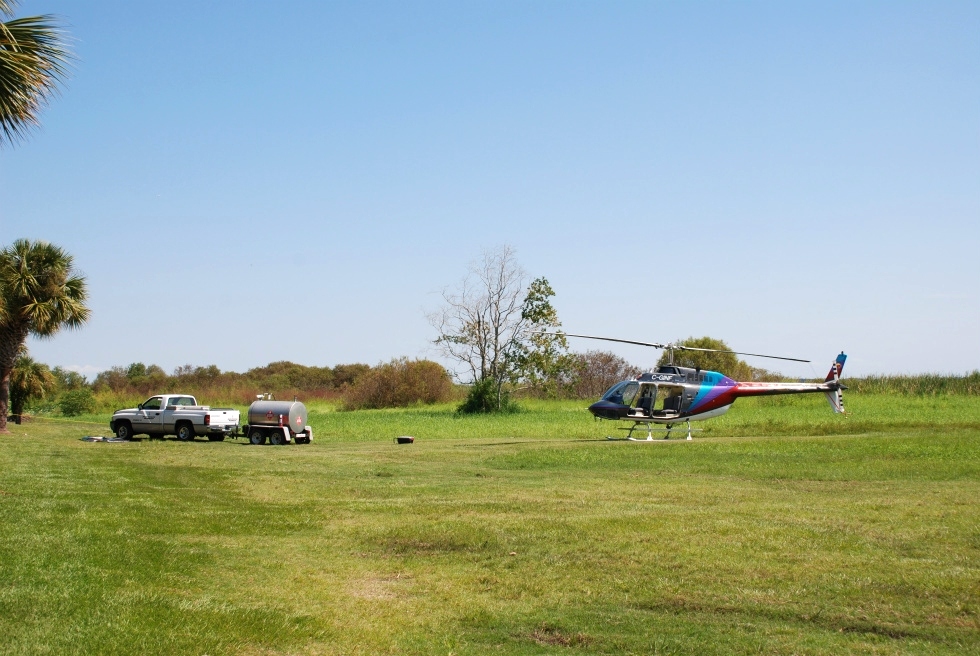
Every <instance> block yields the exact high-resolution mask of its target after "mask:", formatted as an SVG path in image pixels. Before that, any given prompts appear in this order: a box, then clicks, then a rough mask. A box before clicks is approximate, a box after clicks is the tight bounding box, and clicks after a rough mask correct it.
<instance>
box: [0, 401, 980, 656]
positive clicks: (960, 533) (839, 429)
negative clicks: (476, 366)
mask: <svg viewBox="0 0 980 656" xmlns="http://www.w3.org/2000/svg"><path fill="white" fill-rule="evenodd" d="M847 401H848V405H849V407H848V410H849V411H850V412H851V414H850V415H849V416H846V417H841V416H835V415H833V414H832V413H831V412H830V409H829V407H828V406H827V404H826V402H825V401H824V400H823V399H822V398H820V397H817V398H814V397H794V398H785V399H775V400H773V399H769V400H745V399H743V400H741V401H739V402H738V403H737V404H736V405H735V407H734V408H733V410H732V411H731V412H730V413H729V414H728V415H726V416H724V417H722V418H719V419H717V420H714V421H710V422H706V423H705V424H703V425H702V427H704V428H706V429H707V430H705V431H704V432H702V433H697V434H696V437H695V440H694V441H693V442H687V441H685V440H683V439H680V440H673V439H672V440H671V441H668V442H664V441H657V442H655V443H650V444H646V443H642V444H637V443H628V442H609V441H607V440H605V439H604V436H605V435H608V434H613V433H614V432H615V431H614V428H613V425H612V424H609V423H602V424H597V423H594V422H593V421H592V420H591V419H590V418H589V416H588V414H587V413H586V412H585V411H584V409H583V404H580V403H565V402H561V403H557V402H556V403H547V402H536V403H527V404H526V405H527V406H528V408H529V409H528V410H527V411H526V412H523V413H519V414H515V415H508V416H504V417H494V418H485V417H475V418H473V417H468V418H463V417H457V416H455V415H454V414H453V413H452V409H451V408H450V407H448V406H447V407H440V408H423V409H409V410H398V411H377V412H370V411H362V412H354V413H340V412H334V411H332V410H331V409H330V408H329V407H327V406H322V407H313V408H311V422H312V424H313V426H314V428H315V430H316V441H315V442H314V444H312V445H309V446H287V447H269V446H265V447H253V446H250V445H246V444H245V443H244V441H243V440H239V441H227V442H222V443H209V442H206V441H204V440H198V441H196V442H194V443H192V444H185V443H180V442H177V441H176V440H174V439H167V440H163V441H160V440H154V441H150V440H147V439H142V440H140V441H134V442H132V443H126V444H98V443H95V444H93V443H87V442H82V441H80V439H79V438H80V437H82V436H83V435H87V434H108V429H107V427H105V425H104V423H100V424H92V425H87V424H69V423H58V422H43V421H37V422H33V423H30V424H25V425H23V426H19V427H17V426H13V427H12V429H13V430H14V434H13V435H9V436H0V527H2V530H0V653H10V654H95V653H98V654H132V653H141V654H142V653H146V654H210V655H215V654H262V655H267V654H386V653H387V654H483V653H507V654H546V653H569V654H572V653H606V654H657V653H659V654H731V653H736V654H738V653H751V654H758V653H762V654H827V653H856V654H910V653H911V654H946V653H962V654H975V653H980V501H978V500H980V408H978V403H977V401H976V400H975V398H971V397H962V396H950V397H934V398H925V397H901V396H888V395H881V396H864V395H851V396H850V397H848V398H847ZM93 419H98V421H100V422H104V421H105V420H106V419H107V418H104V417H103V418H93ZM397 435H414V436H415V437H416V443H415V444H412V445H404V446H398V445H395V444H393V442H392V438H393V437H395V436H397Z"/></svg>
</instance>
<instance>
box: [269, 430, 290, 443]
mask: <svg viewBox="0 0 980 656" xmlns="http://www.w3.org/2000/svg"><path fill="white" fill-rule="evenodd" d="M285 443H286V436H285V435H283V434H282V431H281V430H274V431H272V434H271V435H269V444H272V445H273V446H282V445H283V444H285Z"/></svg>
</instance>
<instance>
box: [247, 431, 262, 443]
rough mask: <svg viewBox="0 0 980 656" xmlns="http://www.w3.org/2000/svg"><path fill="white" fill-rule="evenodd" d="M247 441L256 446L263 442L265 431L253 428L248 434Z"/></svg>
mask: <svg viewBox="0 0 980 656" xmlns="http://www.w3.org/2000/svg"><path fill="white" fill-rule="evenodd" d="M248 441H249V442H251V443H252V444H254V445H256V446H258V445H259V444H265V431H261V430H259V429H258V428H253V429H252V432H251V433H249V434H248Z"/></svg>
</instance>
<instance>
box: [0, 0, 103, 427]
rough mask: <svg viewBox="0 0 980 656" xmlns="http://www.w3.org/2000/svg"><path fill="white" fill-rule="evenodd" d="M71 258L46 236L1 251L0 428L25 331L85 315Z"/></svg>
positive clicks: (74, 323) (40, 333)
mask: <svg viewBox="0 0 980 656" xmlns="http://www.w3.org/2000/svg"><path fill="white" fill-rule="evenodd" d="M0 1H2V0H0ZM73 263H74V259H73V258H72V256H71V255H69V254H68V253H67V252H65V251H64V250H63V249H61V248H58V247H57V246H54V245H52V244H49V243H47V242H45V241H30V240H28V239H18V240H17V241H15V242H14V243H13V244H12V245H10V246H8V247H6V248H4V249H2V250H0V433H5V432H7V409H8V405H9V400H10V375H11V372H12V371H13V368H14V363H15V361H16V360H17V356H18V355H19V354H20V353H21V349H22V348H23V347H24V344H25V343H26V341H27V336H28V335H33V336H35V337H42V338H43V337H50V336H52V335H54V334H55V333H57V332H58V331H59V330H61V329H62V328H69V329H71V328H78V327H79V326H81V325H82V324H83V323H85V321H87V320H88V317H89V309H88V307H86V305H85V299H86V298H87V297H88V292H87V290H86V287H85V278H83V277H82V276H81V275H79V274H78V273H77V272H76V271H75V269H74V267H73Z"/></svg>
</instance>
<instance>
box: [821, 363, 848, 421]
mask: <svg viewBox="0 0 980 656" xmlns="http://www.w3.org/2000/svg"><path fill="white" fill-rule="evenodd" d="M845 360H847V356H846V355H844V352H843V351H841V354H840V355H838V356H837V359H836V360H834V362H833V364H831V365H830V372H829V373H828V374H827V378H826V380H824V382H825V383H834V384H835V386H836V389H834V390H831V391H829V392H824V395H825V396H826V397H827V402H828V403H830V407H831V408H833V410H834V412H837V413H841V412H844V394H843V392H842V391H841V387H840V375H841V373H842V372H843V371H844V361H845Z"/></svg>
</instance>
